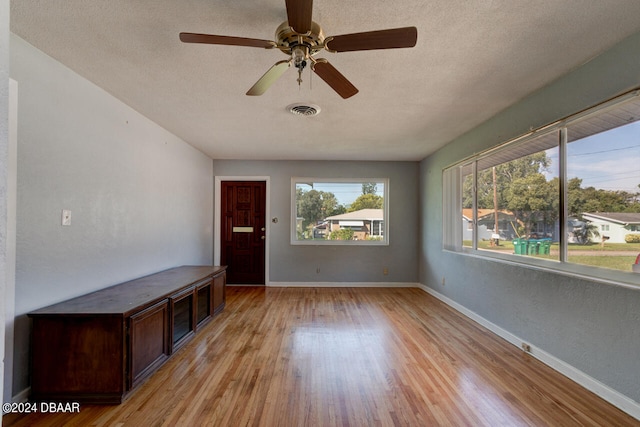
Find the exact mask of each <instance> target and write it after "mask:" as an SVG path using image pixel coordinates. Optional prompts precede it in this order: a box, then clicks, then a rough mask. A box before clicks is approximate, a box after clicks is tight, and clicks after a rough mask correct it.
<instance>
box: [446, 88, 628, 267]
mask: <svg viewBox="0 0 640 427" xmlns="http://www.w3.org/2000/svg"><path fill="white" fill-rule="evenodd" d="M636 98H637V97H636ZM563 141H566V143H564V144H563ZM561 147H566V149H565V150H561ZM561 153H564V154H561ZM562 162H565V163H564V164H566V168H565V173H564V176H562V173H561V170H562V169H561V165H562V164H563V163H562ZM458 170H459V173H460V178H461V180H460V186H461V188H460V197H461V200H460V205H461V208H462V229H461V233H459V234H458V235H461V238H462V243H461V246H463V247H468V248H472V249H478V250H481V251H494V252H501V253H509V254H515V255H518V256H523V257H537V258H545V259H551V260H557V261H562V262H571V263H577V264H583V265H590V266H596V267H605V268H611V269H616V270H623V271H631V270H632V264H634V263H636V262H637V259H638V258H639V257H640V101H639V100H637V99H635V98H634V99H632V100H631V101H627V102H625V103H622V104H617V105H613V106H609V107H607V108H602V109H600V110H597V111H595V112H591V113H590V114H585V115H584V116H583V117H580V118H576V119H575V120H573V121H568V124H567V125H566V126H564V127H557V128H555V129H554V130H553V131H549V132H548V133H546V134H541V135H538V136H536V137H532V138H528V139H526V140H523V141H522V142H520V143H514V144H512V145H508V146H505V147H504V148H502V149H500V150H496V151H495V152H493V153H490V154H487V155H485V156H480V157H478V158H477V159H475V160H473V161H469V162H468V163H466V164H463V165H461V166H458ZM474 170H475V173H474ZM474 183H475V185H474ZM562 185H564V187H561V186H562ZM474 188H475V192H474ZM561 190H563V191H561ZM563 195H564V198H563ZM563 200H564V201H565V202H564V203H561V201H563ZM563 206H564V208H563ZM563 223H564V224H565V225H564V227H561V224H563ZM565 251H566V252H565Z"/></svg>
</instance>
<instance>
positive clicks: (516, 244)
mask: <svg viewBox="0 0 640 427" xmlns="http://www.w3.org/2000/svg"><path fill="white" fill-rule="evenodd" d="M513 251H514V253H515V254H516V255H526V254H527V241H526V240H525V239H523V238H520V237H518V238H517V239H514V240H513Z"/></svg>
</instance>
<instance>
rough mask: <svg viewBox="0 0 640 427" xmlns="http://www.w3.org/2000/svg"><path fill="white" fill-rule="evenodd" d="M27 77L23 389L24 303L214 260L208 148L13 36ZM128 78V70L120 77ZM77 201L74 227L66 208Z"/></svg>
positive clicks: (21, 163)
mask: <svg viewBox="0 0 640 427" xmlns="http://www.w3.org/2000/svg"><path fill="white" fill-rule="evenodd" d="M10 41H11V49H10V50H11V58H10V59H11V77H12V78H14V79H15V80H17V81H18V85H19V91H18V190H17V197H18V201H17V218H18V219H17V268H16V296H15V298H16V301H15V302H16V316H17V317H16V325H15V327H16V328H15V351H14V354H15V369H14V372H15V376H14V388H13V389H14V393H18V392H20V391H21V390H23V389H24V388H26V387H27V386H28V369H27V368H28V360H29V359H28V349H29V341H28V337H29V322H28V319H27V317H26V316H25V313H27V312H29V311H31V310H33V309H36V308H39V307H43V306H46V305H49V304H52V303H55V302H58V301H62V300H65V299H68V298H70V297H73V296H77V295H81V294H85V293H88V292H90V291H93V290H97V289H100V288H103V287H106V286H109V285H113V284H116V283H119V282H122V281H125V280H128V279H132V278H135V277H139V276H143V275H146V274H150V273H154V272H157V271H160V270H163V269H167V268H170V267H174V266H177V265H183V264H211V262H212V251H213V249H212V241H213V234H212V227H213V224H212V217H213V196H212V194H213V180H212V175H213V172H212V161H211V159H210V158H208V157H207V156H205V155H204V154H202V153H201V152H199V151H197V150H196V149H194V148H193V147H191V146H189V145H187V144H186V143H185V142H184V141H182V140H180V139H179V138H177V137H175V136H174V135H172V134H170V133H169V132H167V131H166V130H164V129H162V128H160V127H159V126H157V125H156V124H154V123H152V122H151V121H150V120H148V119H146V118H145V117H143V116H141V115H140V114H138V113H137V112H136V111H134V110H132V109H131V108H129V107H127V106H126V105H124V104H123V103H121V102H120V101H118V100H117V99H115V98H113V97H112V96H111V95H109V94H108V93H106V92H105V91H103V90H102V89H100V88H98V87H97V86H95V85H93V84H92V83H91V82H89V81H87V80H85V79H84V78H82V77H80V76H78V75H77V74H75V73H74V72H72V71H71V70H69V69H68V68H66V67H65V66H63V65H62V64H60V63H59V62H57V61H55V60H53V59H52V58H50V57H48V56H46V55H44V54H43V53H42V52H40V51H38V50H36V49H35V48H33V47H32V46H31V45H29V44H27V43H26V42H25V41H24V40H22V39H20V38H18V37H16V36H13V35H12V36H11V40H10ZM123 78H126V76H123ZM62 209H69V210H71V211H72V217H71V226H62V225H61V211H62Z"/></svg>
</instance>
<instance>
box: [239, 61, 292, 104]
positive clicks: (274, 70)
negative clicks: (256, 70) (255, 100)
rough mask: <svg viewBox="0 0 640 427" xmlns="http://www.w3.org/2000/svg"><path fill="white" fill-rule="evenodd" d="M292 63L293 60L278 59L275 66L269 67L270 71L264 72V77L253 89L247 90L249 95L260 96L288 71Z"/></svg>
mask: <svg viewBox="0 0 640 427" xmlns="http://www.w3.org/2000/svg"><path fill="white" fill-rule="evenodd" d="M290 65H291V60H288V61H278V62H276V63H275V64H274V65H273V67H271V68H269V71H267V72H266V73H264V75H263V76H262V77H260V79H259V80H258V81H257V82H256V84H254V85H253V86H252V87H251V89H249V90H248V91H247V95H249V96H259V95H262V94H263V93H265V92H266V91H267V89H269V88H270V87H271V85H272V84H273V83H275V81H276V80H278V78H279V77H280V76H281V75H282V73H284V72H285V71H287V69H288V68H289V66H290Z"/></svg>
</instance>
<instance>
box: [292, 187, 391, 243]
mask: <svg viewBox="0 0 640 427" xmlns="http://www.w3.org/2000/svg"><path fill="white" fill-rule="evenodd" d="M291 187H292V201H293V203H292V221H291V223H292V228H291V242H292V243H293V244H312V245H318V244H320V245H323V244H324V245H345V244H346V245H354V244H355V245H381V244H382V245H385V244H387V242H388V229H387V224H388V215H389V212H388V207H387V200H388V196H387V191H388V187H389V185H388V180H387V179H380V178H375V179H348V180H347V179H340V180H334V179H321V178H293V179H292V185H291Z"/></svg>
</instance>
